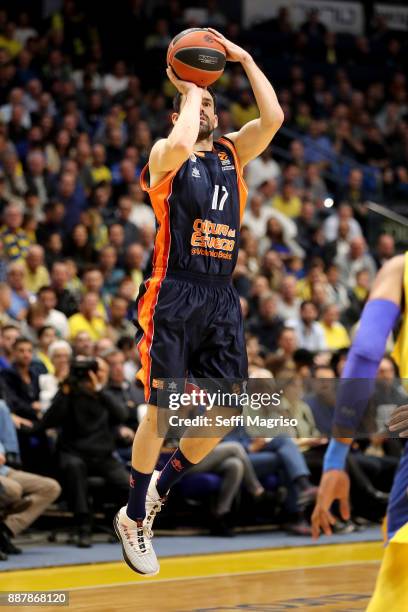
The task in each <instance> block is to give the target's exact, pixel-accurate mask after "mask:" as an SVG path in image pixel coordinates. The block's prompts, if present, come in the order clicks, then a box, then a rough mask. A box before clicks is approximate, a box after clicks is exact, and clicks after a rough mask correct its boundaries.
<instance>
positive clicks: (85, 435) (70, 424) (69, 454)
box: [34, 359, 129, 548]
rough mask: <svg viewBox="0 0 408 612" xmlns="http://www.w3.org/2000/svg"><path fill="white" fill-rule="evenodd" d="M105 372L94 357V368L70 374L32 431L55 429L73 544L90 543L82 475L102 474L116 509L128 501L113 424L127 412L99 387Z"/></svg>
mask: <svg viewBox="0 0 408 612" xmlns="http://www.w3.org/2000/svg"><path fill="white" fill-rule="evenodd" d="M108 376H109V368H108V365H107V363H106V362H104V361H103V360H102V359H98V371H97V373H96V374H95V373H94V372H91V373H90V374H89V378H88V379H85V380H84V381H83V382H82V381H80V380H76V378H75V377H71V380H70V384H69V385H68V384H67V385H66V386H64V387H63V388H62V390H61V391H60V392H58V393H57V395H56V397H55V398H54V401H53V402H52V404H51V406H50V407H49V409H48V410H47V412H46V413H45V414H44V416H43V418H42V420H41V421H40V422H39V423H37V424H36V427H35V429H34V432H35V433H39V432H43V431H45V430H46V429H49V428H52V427H54V428H55V427H58V428H59V429H60V434H59V437H58V462H59V468H60V470H61V473H62V477H63V482H64V492H65V494H66V496H67V498H68V503H69V507H70V509H71V510H72V511H73V512H74V519H75V524H76V525H77V529H78V542H77V543H78V546H80V547H86V548H87V547H89V546H91V514H90V508H89V501H88V496H87V487H88V485H87V478H88V476H91V475H99V476H102V477H103V478H104V480H105V482H106V485H107V486H108V488H109V491H110V493H109V497H112V501H113V500H115V503H116V505H117V507H119V506H120V505H121V504H122V503H124V501H125V500H126V499H127V490H128V486H129V483H128V481H129V477H128V473H127V471H126V469H125V467H124V466H123V465H122V464H121V463H120V462H119V461H118V460H117V459H115V458H114V457H113V455H112V453H113V450H114V434H113V430H112V426H116V425H118V424H120V423H123V422H124V420H125V419H126V417H127V410H126V409H124V408H123V407H122V406H121V405H120V404H119V403H117V402H114V401H113V399H112V398H111V396H110V395H109V394H108V393H106V391H105V389H104V387H105V385H106V383H107V380H108Z"/></svg>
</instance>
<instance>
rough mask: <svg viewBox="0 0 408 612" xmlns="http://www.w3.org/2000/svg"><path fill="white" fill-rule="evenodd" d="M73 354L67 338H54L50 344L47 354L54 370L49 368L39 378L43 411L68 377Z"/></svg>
mask: <svg viewBox="0 0 408 612" xmlns="http://www.w3.org/2000/svg"><path fill="white" fill-rule="evenodd" d="M77 338H78V336H77ZM71 355H72V348H71V346H70V345H69V344H68V342H67V341H66V340H54V342H52V343H51V344H50V345H49V347H48V355H47V356H48V358H49V361H50V363H51V365H52V370H48V373H47V374H40V378H39V385H40V403H41V412H45V411H46V410H48V408H49V407H50V404H51V402H52V400H53V399H54V397H55V395H56V394H57V391H58V388H59V385H60V384H61V383H62V382H63V381H64V380H65V379H66V378H67V377H68V374H69V365H70V364H69V362H70V358H71Z"/></svg>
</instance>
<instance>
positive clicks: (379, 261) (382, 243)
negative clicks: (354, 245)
mask: <svg viewBox="0 0 408 612" xmlns="http://www.w3.org/2000/svg"><path fill="white" fill-rule="evenodd" d="M394 255H395V240H394V237H393V236H391V235H390V234H381V235H380V236H379V237H378V240H377V245H376V249H375V251H374V253H373V256H374V260H375V263H376V266H377V268H378V269H380V268H381V266H383V265H384V264H385V262H386V261H388V260H389V259H391V257H394Z"/></svg>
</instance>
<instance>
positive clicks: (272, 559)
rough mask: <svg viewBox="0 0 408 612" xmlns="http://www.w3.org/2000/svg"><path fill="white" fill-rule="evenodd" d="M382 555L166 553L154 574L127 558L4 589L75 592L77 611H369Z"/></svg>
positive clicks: (39, 571) (348, 547) (37, 575)
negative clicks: (140, 572) (139, 571)
mask: <svg viewBox="0 0 408 612" xmlns="http://www.w3.org/2000/svg"><path fill="white" fill-rule="evenodd" d="M381 556H382V544H381V542H379V541H376V542H354V543H346V544H330V545H327V544H323V545H318V546H309V545H308V546H303V547H290V548H274V549H263V550H254V551H239V552H228V553H219V554H201V555H191V556H187V555H185V556H176V557H166V558H163V559H162V560H161V572H160V575H158V576H156V577H153V578H149V579H147V578H142V577H138V576H137V575H135V574H134V573H133V572H131V571H130V570H129V569H128V568H127V567H126V565H125V564H124V563H121V562H111V563H92V564H87V565H67V566H62V567H53V568H36V569H29V570H18V571H13V570H10V571H5V572H2V574H1V575H0V591H33V590H35V591H38V590H43V589H44V590H58V591H68V592H69V597H70V602H69V608H70V609H72V610H75V611H77V610H78V611H87V610H94V611H95V612H96V611H98V612H117V611H119V610H129V609H130V610H132V611H137V612H150V611H152V612H156V611H157V612H159V611H160V612H161V611H163V612H218V611H220V612H221V611H223V612H232V611H233V610H251V611H252V612H266V611H267V612H272V611H276V612H278V611H279V612H281V611H284V610H301V611H302V612H309V611H310V612H312V611H318V610H321V611H323V610H324V611H325V612H329V611H335V610H336V611H337V612H340V611H342V612H351V611H354V610H365V609H366V606H367V604H368V601H369V597H370V593H372V591H373V588H374V583H375V577H376V574H377V572H378V567H379V561H380V559H381ZM13 609H14V610H22V611H23V610H27V607H25V608H24V607H21V606H13ZM41 609H44V608H41ZM58 609H61V607H59V608H58V607H55V606H49V607H47V610H50V611H51V610H58Z"/></svg>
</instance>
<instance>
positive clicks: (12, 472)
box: [0, 401, 61, 555]
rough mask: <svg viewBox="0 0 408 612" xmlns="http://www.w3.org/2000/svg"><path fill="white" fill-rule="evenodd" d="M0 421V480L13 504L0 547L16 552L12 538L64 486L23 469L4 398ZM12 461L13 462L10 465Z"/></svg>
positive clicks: (0, 531)
mask: <svg viewBox="0 0 408 612" xmlns="http://www.w3.org/2000/svg"><path fill="white" fill-rule="evenodd" d="M0 423H1V426H0V484H1V486H2V488H3V490H4V492H5V494H6V496H7V499H8V501H9V504H10V506H9V508H8V509H7V516H6V518H2V519H0V551H1V552H3V553H4V554H5V555H9V554H11V555H15V554H19V553H21V552H22V550H21V549H20V548H18V547H16V546H15V545H14V543H13V542H12V538H14V537H16V536H18V535H19V534H20V533H22V532H23V531H24V530H25V529H27V527H29V526H30V525H31V524H32V523H34V521H35V520H36V519H37V518H38V517H39V516H41V514H42V513H43V512H44V510H45V509H46V508H47V507H48V506H49V505H50V504H52V502H54V501H55V500H56V499H57V498H58V497H59V495H60V493H61V487H60V485H59V484H58V482H57V481H56V480H54V479H52V478H45V477H44V476H39V475H38V474H32V473H29V472H25V471H23V470H21V469H20V468H21V461H20V449H19V444H18V440H17V433H16V428H15V425H14V423H13V421H12V418H11V415H10V412H9V410H8V408H7V406H6V404H5V403H4V402H3V401H1V402H0ZM10 462H12V464H13V466H11V465H8V464H9V463H10ZM14 466H15V467H14ZM23 500H25V502H26V504H25V506H26V507H25V509H23V506H22V504H21V502H22V501H23ZM18 505H19V506H20V507H19V508H18V507H17V506H18ZM13 510H14V511H13Z"/></svg>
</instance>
